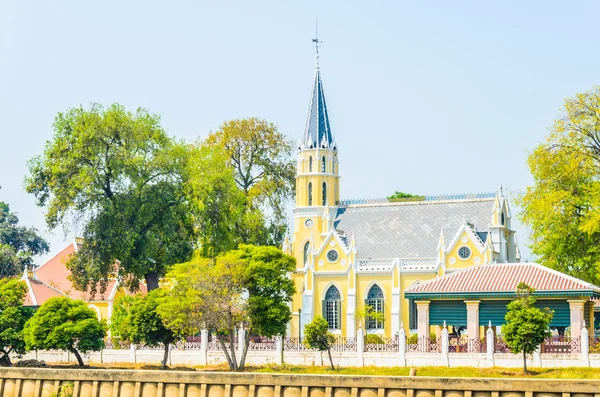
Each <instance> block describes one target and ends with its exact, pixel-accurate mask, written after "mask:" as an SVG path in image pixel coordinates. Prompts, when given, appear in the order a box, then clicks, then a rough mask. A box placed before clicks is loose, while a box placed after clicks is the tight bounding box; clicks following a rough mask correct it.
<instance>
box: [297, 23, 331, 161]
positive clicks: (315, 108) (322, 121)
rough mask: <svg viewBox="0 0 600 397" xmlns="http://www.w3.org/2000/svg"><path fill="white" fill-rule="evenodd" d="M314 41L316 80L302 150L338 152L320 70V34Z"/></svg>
mask: <svg viewBox="0 0 600 397" xmlns="http://www.w3.org/2000/svg"><path fill="white" fill-rule="evenodd" d="M316 33H318V32H316ZM312 41H313V43H315V56H316V65H315V80H314V83H313V90H312V95H311V98H310V106H309V108H308V118H307V120H306V129H305V130H304V137H303V139H302V144H301V149H311V148H324V149H333V150H337V147H336V144H335V140H334V138H333V134H332V133H331V127H330V125H329V114H328V113H327V104H326V103H325V94H324V93H323V82H322V81H321V71H320V69H319V44H321V41H319V36H318V34H317V35H315V38H314V39H313V40H312Z"/></svg>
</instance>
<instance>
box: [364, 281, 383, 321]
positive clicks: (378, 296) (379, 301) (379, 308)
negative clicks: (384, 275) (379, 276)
mask: <svg viewBox="0 0 600 397" xmlns="http://www.w3.org/2000/svg"><path fill="white" fill-rule="evenodd" d="M383 303H384V299H383V291H382V290H381V288H380V287H379V285H377V284H374V285H373V286H372V287H371V289H369V293H368V294H367V299H365V306H370V307H371V309H372V311H373V313H378V314H379V313H381V314H383V313H384V311H383ZM378 317H379V316H378ZM382 320H383V319H381V318H372V317H367V318H366V319H365V321H366V324H365V328H366V329H383V321H382Z"/></svg>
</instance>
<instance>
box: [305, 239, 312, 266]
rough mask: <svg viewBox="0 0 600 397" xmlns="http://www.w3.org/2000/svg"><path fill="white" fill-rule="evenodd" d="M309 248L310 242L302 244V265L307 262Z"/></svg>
mask: <svg viewBox="0 0 600 397" xmlns="http://www.w3.org/2000/svg"><path fill="white" fill-rule="evenodd" d="M309 250H310V242H308V241H307V242H306V244H304V263H303V264H304V265H306V263H307V262H308V251H309Z"/></svg>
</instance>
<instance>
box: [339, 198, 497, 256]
mask: <svg viewBox="0 0 600 397" xmlns="http://www.w3.org/2000/svg"><path fill="white" fill-rule="evenodd" d="M493 207H494V198H486V199H472V200H447V201H417V202H402V203H388V204H367V205H350V206H345V207H340V208H338V211H337V214H336V218H335V221H334V227H335V228H336V229H338V230H341V231H343V232H345V233H346V234H347V235H351V234H352V233H354V236H355V239H356V248H357V250H358V257H359V258H360V259H371V258H372V259H377V258H431V257H435V256H437V245H438V242H439V238H440V230H442V231H443V233H444V240H445V243H446V245H448V244H449V243H450V242H451V241H452V239H453V238H454V237H455V235H456V233H457V232H458V229H459V228H460V227H461V225H462V224H463V222H464V219H465V217H466V219H467V221H468V222H469V223H471V224H473V226H474V227H475V228H476V229H477V231H480V232H483V231H487V230H488V225H489V223H490V222H491V220H492V211H493Z"/></svg>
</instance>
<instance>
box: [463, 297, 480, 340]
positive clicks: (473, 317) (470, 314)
mask: <svg viewBox="0 0 600 397" xmlns="http://www.w3.org/2000/svg"><path fill="white" fill-rule="evenodd" d="M479 302H481V301H465V303H466V305H467V334H468V335H469V339H479Z"/></svg>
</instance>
